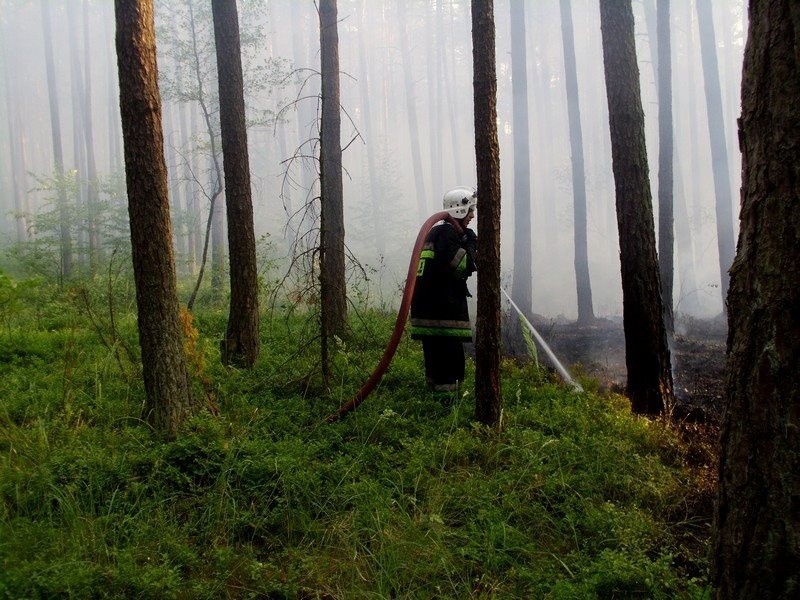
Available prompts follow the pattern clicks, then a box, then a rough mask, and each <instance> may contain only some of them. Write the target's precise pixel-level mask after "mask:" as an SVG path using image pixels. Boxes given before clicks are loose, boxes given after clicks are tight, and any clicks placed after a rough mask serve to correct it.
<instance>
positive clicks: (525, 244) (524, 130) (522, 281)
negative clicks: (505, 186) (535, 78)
mask: <svg viewBox="0 0 800 600" xmlns="http://www.w3.org/2000/svg"><path fill="white" fill-rule="evenodd" d="M510 8H511V104H512V106H511V109H512V112H513V142H514V277H513V284H512V288H511V294H512V296H513V297H514V302H516V303H517V305H518V306H520V307H522V310H523V311H525V312H526V313H528V314H529V315H530V312H531V311H532V310H533V272H532V271H531V259H532V257H533V250H532V248H531V174H530V172H531V145H530V128H529V126H528V60H527V52H528V48H527V44H526V35H525V1H524V0H511V5H510Z"/></svg>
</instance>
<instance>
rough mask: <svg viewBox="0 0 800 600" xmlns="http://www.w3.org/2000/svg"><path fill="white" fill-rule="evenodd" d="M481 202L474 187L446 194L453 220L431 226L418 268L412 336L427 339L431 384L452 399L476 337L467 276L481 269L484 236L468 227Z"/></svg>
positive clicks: (424, 345) (427, 375) (425, 348)
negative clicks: (480, 246)
mask: <svg viewBox="0 0 800 600" xmlns="http://www.w3.org/2000/svg"><path fill="white" fill-rule="evenodd" d="M477 202H478V198H477V194H476V191H475V189H474V188H470V187H457V188H454V189H452V190H450V191H448V192H447V193H446V194H445V195H444V200H443V206H444V210H445V211H447V212H448V213H450V216H452V217H453V219H454V220H455V221H457V222H458V224H459V225H460V229H461V231H458V228H456V227H455V226H454V225H453V224H452V223H450V222H449V221H443V222H442V223H439V224H438V225H436V226H435V227H433V229H431V231H430V233H429V234H428V237H427V238H426V240H425V245H424V246H423V249H422V254H421V255H420V261H419V267H418V269H417V282H416V287H415V289H414V297H413V300H412V303H411V337H412V338H413V339H418V340H421V341H422V352H423V355H424V360H425V380H426V382H427V384H428V387H429V388H430V389H432V390H433V391H434V392H437V393H439V394H441V395H442V398H443V399H444V398H445V397H452V393H453V392H456V391H457V390H458V386H459V383H460V382H462V381H464V343H465V342H470V341H472V329H471V328H470V324H469V310H468V308H467V298H468V297H469V296H471V294H470V293H469V290H468V289H467V278H469V276H470V275H472V273H474V272H475V270H476V268H477V267H476V264H475V253H476V250H477V243H478V236H477V235H476V234H475V232H474V231H473V230H472V229H469V227H468V225H469V223H470V221H472V219H473V217H474V216H475V209H476V205H477Z"/></svg>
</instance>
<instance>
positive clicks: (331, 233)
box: [319, 0, 347, 343]
mask: <svg viewBox="0 0 800 600" xmlns="http://www.w3.org/2000/svg"><path fill="white" fill-rule="evenodd" d="M319 30H320V48H321V55H322V56H321V58H322V67H321V72H322V125H321V127H320V182H321V191H322V194H321V199H322V200H321V206H322V211H321V232H320V237H321V248H320V259H321V260H320V271H321V273H320V284H321V294H320V300H321V304H322V306H321V309H322V315H321V318H322V336H323V342H324V343H325V342H327V341H329V340H330V339H331V337H332V336H334V335H337V336H339V337H342V336H343V335H344V332H345V327H346V324H347V288H346V283H345V269H344V206H343V198H342V146H341V113H340V112H339V33H338V25H337V9H336V0H321V1H320V4H319Z"/></svg>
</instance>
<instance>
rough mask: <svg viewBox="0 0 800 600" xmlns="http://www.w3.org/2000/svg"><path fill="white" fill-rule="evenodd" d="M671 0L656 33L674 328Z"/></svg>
mask: <svg viewBox="0 0 800 600" xmlns="http://www.w3.org/2000/svg"><path fill="white" fill-rule="evenodd" d="M669 3H670V0H658V3H657V6H656V11H657V16H656V34H657V39H658V63H657V65H658V66H657V71H656V73H657V75H658V267H659V272H660V274H661V291H662V301H663V302H664V325H665V327H666V328H667V333H668V334H671V333H672V332H673V331H674V330H675V319H674V315H673V310H672V302H673V279H674V273H675V264H674V256H675V233H674V222H675V219H674V216H673V212H674V210H673V189H674V188H673V182H674V180H673V173H672V152H673V148H672V44H671V42H670V22H669Z"/></svg>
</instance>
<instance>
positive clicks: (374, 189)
mask: <svg viewBox="0 0 800 600" xmlns="http://www.w3.org/2000/svg"><path fill="white" fill-rule="evenodd" d="M366 8H367V1H366V0H362V2H361V6H360V7H359V9H358V68H359V70H360V72H361V75H360V76H359V78H358V80H359V90H360V92H361V110H362V115H363V117H362V118H363V122H364V137H365V138H366V143H367V169H368V170H369V193H370V198H371V199H372V222H373V224H374V227H375V248H376V250H377V251H378V254H379V255H381V256H384V255H385V254H386V229H385V227H384V225H385V224H384V216H383V207H382V202H381V201H382V198H381V194H380V188H379V186H378V165H377V164H376V162H375V153H376V152H377V148H378V144H377V143H376V139H377V136H376V135H375V133H374V128H373V126H372V111H371V107H370V99H369V77H368V73H369V71H368V69H367V45H366V43H365V42H364V38H365V37H366V36H365V35H364V11H365V10H366Z"/></svg>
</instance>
